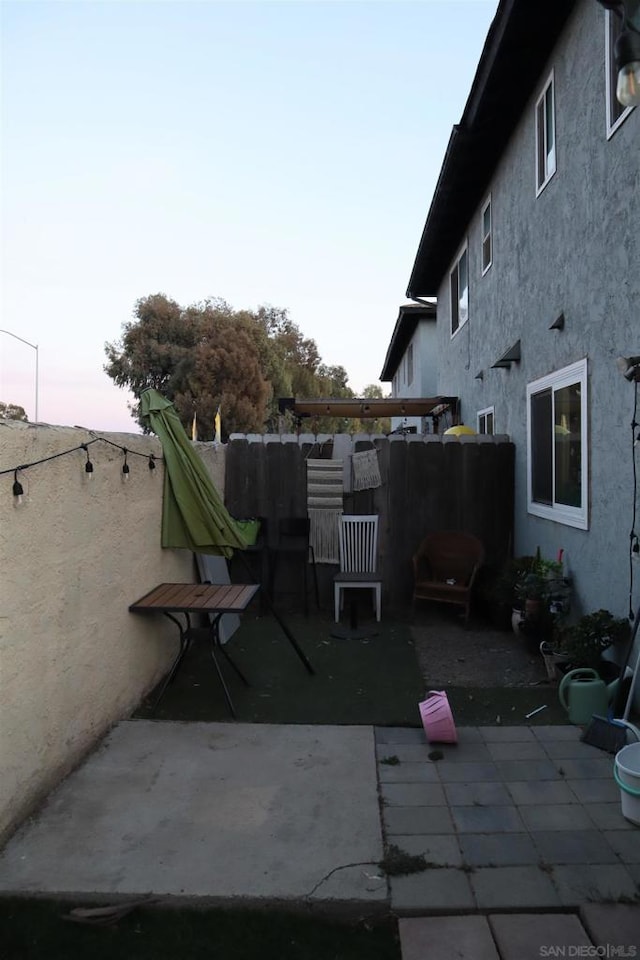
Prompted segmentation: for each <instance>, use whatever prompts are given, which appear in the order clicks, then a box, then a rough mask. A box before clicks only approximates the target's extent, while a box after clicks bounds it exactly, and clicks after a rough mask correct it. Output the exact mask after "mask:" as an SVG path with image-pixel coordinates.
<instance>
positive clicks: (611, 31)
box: [605, 10, 633, 139]
mask: <svg viewBox="0 0 640 960" xmlns="http://www.w3.org/2000/svg"><path fill="white" fill-rule="evenodd" d="M621 30H622V19H621V18H620V17H619V16H618V15H617V14H616V13H614V12H613V11H612V10H607V12H606V17H605V53H606V68H605V69H606V73H605V79H606V89H607V139H609V137H611V136H612V135H613V134H614V133H615V132H616V130H617V129H618V127H619V126H620V124H621V123H622V122H623V121H624V120H625V118H626V117H628V115H629V114H630V113H631V111H632V110H633V107H623V105H622V104H621V103H620V101H619V100H618V98H617V97H616V86H617V83H618V68H617V66H616V57H615V45H616V40H617V39H618V37H619V36H620V33H621Z"/></svg>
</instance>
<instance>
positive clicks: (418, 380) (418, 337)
mask: <svg viewBox="0 0 640 960" xmlns="http://www.w3.org/2000/svg"><path fill="white" fill-rule="evenodd" d="M437 337H438V334H437V330H436V324H435V323H433V322H432V321H430V320H423V321H421V322H420V323H418V324H417V326H416V329H415V331H414V334H413V337H412V338H411V343H410V344H409V345H408V346H407V349H406V350H405V352H404V354H403V355H402V359H401V360H400V363H399V364H398V369H397V370H396V372H395V374H394V380H393V384H394V386H393V388H392V392H391V395H392V396H393V397H406V398H408V397H434V396H436V394H437V384H438V364H437V347H438V339H437ZM411 347H413V379H412V381H411V383H408V382H407V354H408V352H409V350H410V348H411ZM396 378H397V380H396ZM396 384H397V385H396ZM400 427H416V430H417V432H418V433H422V432H423V427H424V423H423V418H422V417H392V418H391V429H392V430H396V429H398V428H400Z"/></svg>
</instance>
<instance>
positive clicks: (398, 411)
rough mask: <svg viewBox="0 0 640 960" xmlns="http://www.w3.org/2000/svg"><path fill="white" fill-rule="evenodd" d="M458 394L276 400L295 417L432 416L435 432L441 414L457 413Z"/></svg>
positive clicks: (362, 418) (377, 417) (364, 418)
mask: <svg viewBox="0 0 640 960" xmlns="http://www.w3.org/2000/svg"><path fill="white" fill-rule="evenodd" d="M457 408H458V398H457V397H387V398H385V399H378V398H375V399H367V398H363V399H357V398H355V397H349V398H326V399H316V400H296V398H295V397H283V398H281V399H279V400H278V409H279V411H280V413H286V412H290V413H292V414H293V416H294V417H298V418H300V419H302V418H303V417H344V418H345V419H347V418H349V417H354V418H355V417H357V418H358V419H359V420H376V419H379V418H381V417H431V418H432V419H433V426H434V433H437V432H438V420H439V418H440V417H441V416H442V415H443V414H444V413H448V412H450V413H456V412H457Z"/></svg>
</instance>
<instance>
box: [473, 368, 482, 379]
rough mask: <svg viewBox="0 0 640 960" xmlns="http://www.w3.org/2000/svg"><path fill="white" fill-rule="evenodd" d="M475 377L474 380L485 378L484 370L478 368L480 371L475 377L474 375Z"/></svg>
mask: <svg viewBox="0 0 640 960" xmlns="http://www.w3.org/2000/svg"><path fill="white" fill-rule="evenodd" d="M473 379H474V380H484V370H478V372H477V373H476V375H475V377H474V378H473Z"/></svg>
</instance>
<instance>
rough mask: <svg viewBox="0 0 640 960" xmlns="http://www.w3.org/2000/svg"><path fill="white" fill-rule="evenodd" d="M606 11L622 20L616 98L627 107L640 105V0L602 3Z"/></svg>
mask: <svg viewBox="0 0 640 960" xmlns="http://www.w3.org/2000/svg"><path fill="white" fill-rule="evenodd" d="M598 3H599V4H600V5H601V6H602V7H604V8H605V9H606V10H610V11H611V12H612V13H615V14H616V16H618V17H620V18H621V20H622V29H621V31H620V34H619V36H618V39H617V40H616V45H615V50H614V53H615V58H616V67H617V70H618V83H617V86H616V98H617V100H618V102H619V103H621V104H622V106H623V107H633V106H637V105H638V104H640V0H598Z"/></svg>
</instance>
